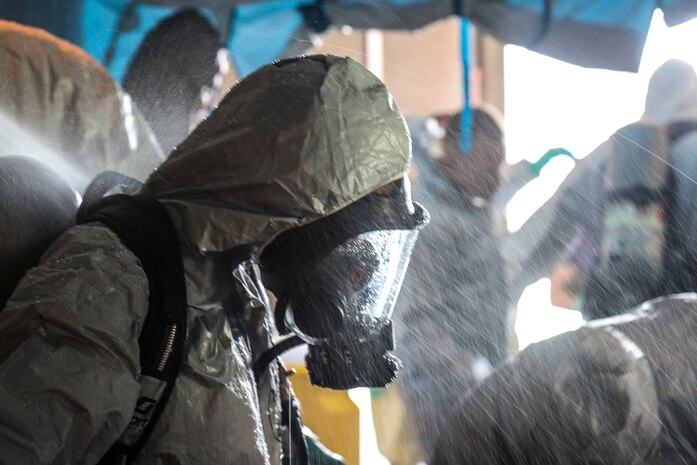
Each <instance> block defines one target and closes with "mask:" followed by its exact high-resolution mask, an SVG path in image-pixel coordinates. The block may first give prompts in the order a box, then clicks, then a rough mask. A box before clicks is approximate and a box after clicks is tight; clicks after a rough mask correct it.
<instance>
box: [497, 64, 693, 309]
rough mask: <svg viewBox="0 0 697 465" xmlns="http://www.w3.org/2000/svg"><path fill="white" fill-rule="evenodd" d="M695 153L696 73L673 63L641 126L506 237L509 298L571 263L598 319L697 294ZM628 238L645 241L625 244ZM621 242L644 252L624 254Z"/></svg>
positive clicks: (599, 154) (619, 136) (578, 288)
mask: <svg viewBox="0 0 697 465" xmlns="http://www.w3.org/2000/svg"><path fill="white" fill-rule="evenodd" d="M695 153H697V74H696V73H695V70H694V68H693V67H692V66H691V65H690V64H688V63H686V62H683V61H680V60H676V59H671V60H668V61H667V62H665V63H664V64H663V65H661V66H660V67H659V68H658V69H657V70H656V71H655V72H654V74H653V75H652V77H651V79H650V81H649V87H648V91H647V94H646V103H645V111H644V114H643V115H642V117H641V118H640V120H639V121H637V122H635V123H632V124H630V125H628V126H626V127H624V128H621V129H620V130H618V131H617V132H616V133H615V134H613V135H612V136H611V137H610V138H609V139H608V140H607V141H606V142H604V143H602V144H601V145H600V146H598V147H597V148H596V149H595V150H594V151H593V152H592V153H591V154H589V155H588V156H587V157H585V158H584V159H582V160H580V161H579V162H578V163H577V164H576V166H575V168H574V169H573V170H572V171H571V173H570V174H569V176H568V177H567V178H566V179H565V180H564V182H563V183H562V185H561V186H560V187H559V189H558V190H557V192H556V193H555V194H554V196H553V197H552V198H551V199H550V200H549V201H548V202H547V203H546V204H545V205H543V206H542V207H541V208H540V209H539V210H538V211H537V212H536V213H535V214H534V215H533V216H532V217H531V218H530V219H529V220H528V221H527V222H526V223H525V224H524V225H523V227H522V228H520V230H519V231H517V232H516V233H513V234H511V235H509V236H507V237H506V238H505V240H504V247H503V249H502V250H503V252H504V255H505V258H506V261H507V262H508V263H509V265H510V267H511V269H513V270H514V271H513V272H512V273H511V274H512V275H513V278H512V279H511V295H512V296H514V297H515V296H518V295H520V293H522V291H523V290H524V288H525V287H526V286H528V285H529V284H531V283H533V282H535V281H537V280H538V279H541V278H543V277H545V276H547V275H549V274H550V273H551V272H552V271H553V270H554V269H555V268H556V267H557V266H558V265H560V264H562V263H564V262H565V261H566V262H567V264H571V265H572V266H571V268H572V271H571V272H569V271H568V267H565V268H567V269H566V270H564V271H565V272H564V275H565V276H566V277H565V278H564V280H563V281H562V284H560V286H563V287H566V288H568V291H569V292H571V293H572V294H575V295H576V296H577V297H579V298H577V299H575V300H577V301H579V302H581V308H579V309H581V310H582V311H584V312H585V313H586V315H587V316H588V317H589V318H591V319H592V318H601V317H605V316H609V315H611V314H615V313H616V312H619V311H623V310H626V309H629V308H631V307H633V306H635V305H638V304H640V303H641V302H643V301H645V300H648V299H651V298H654V297H659V296H661V295H665V294H668V293H675V292H688V291H693V290H695V285H697V282H695V281H694V279H692V278H690V277H691V276H694V275H695V274H694V272H693V271H694V270H697V264H696V263H697V262H696V261H695V257H697V239H696V238H697V236H696V235H695V233H694V215H693V214H692V213H693V212H694V205H695V204H694V199H695V198H696V197H695V189H696V187H695V185H696V184H697V183H695V179H697V157H695ZM644 199H647V200H644ZM628 211H634V213H633V214H632V216H631V217H628V216H627V214H628V213H627V212H628ZM622 212H624V213H622ZM652 212H653V213H654V214H651V213H652ZM647 213H648V214H647ZM630 236H631V237H638V238H641V239H639V240H636V241H626V240H625V239H626V238H628V237H630ZM620 243H627V244H630V243H635V244H636V245H638V247H636V249H637V250H630V248H631V247H625V248H624V250H620V249H618V247H619V245H618V244H620ZM647 244H652V245H651V247H649V246H646V245H647ZM630 245H631V244H630ZM650 250H651V251H652V252H651V253H650V254H648V253H647V252H649V251H650ZM649 255H650V256H649ZM622 256H625V257H624V258H623V257H622ZM615 257H618V258H621V260H618V261H617V264H613V263H612V262H613V260H614V258H615ZM628 260H629V261H631V262H632V263H634V264H633V265H628V264H627V263H629V261H628ZM637 263H643V265H642V264H639V265H637ZM686 278H687V279H686ZM569 300H574V299H573V298H572V299H569ZM608 312H611V313H608Z"/></svg>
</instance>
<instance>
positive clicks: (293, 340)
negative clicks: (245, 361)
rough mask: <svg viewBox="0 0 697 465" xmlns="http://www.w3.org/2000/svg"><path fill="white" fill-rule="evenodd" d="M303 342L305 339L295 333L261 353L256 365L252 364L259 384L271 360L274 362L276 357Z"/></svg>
mask: <svg viewBox="0 0 697 465" xmlns="http://www.w3.org/2000/svg"><path fill="white" fill-rule="evenodd" d="M302 344H305V341H303V340H302V339H300V337H299V336H295V335H293V336H290V337H287V338H286V339H284V340H282V341H281V342H279V343H278V344H276V345H275V346H273V347H271V348H270V349H268V350H267V351H266V352H264V353H263V354H261V356H260V357H259V358H258V359H257V361H256V362H254V365H253V366H252V369H253V371H254V380H255V381H256V382H257V384H258V383H259V380H260V379H261V375H263V374H264V372H265V371H266V368H267V367H268V366H269V365H270V364H271V362H273V361H274V360H275V359H276V357H278V356H279V355H281V354H282V353H284V352H286V351H288V350H290V349H292V348H293V347H297V346H299V345H302Z"/></svg>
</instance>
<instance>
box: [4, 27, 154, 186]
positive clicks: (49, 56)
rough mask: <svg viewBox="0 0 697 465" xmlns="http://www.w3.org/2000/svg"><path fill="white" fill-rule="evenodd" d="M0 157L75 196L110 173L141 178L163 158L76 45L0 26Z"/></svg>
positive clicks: (133, 112)
mask: <svg viewBox="0 0 697 465" xmlns="http://www.w3.org/2000/svg"><path fill="white" fill-rule="evenodd" d="M0 72H1V73H2V76H3V78H2V85H0V155H5V154H21V155H25V156H30V157H33V158H38V159H40V160H43V161H44V162H46V163H48V164H50V165H51V166H52V167H53V168H54V169H56V170H58V171H60V174H61V175H63V176H64V177H66V179H67V180H68V181H69V182H70V183H71V184H72V185H73V187H74V188H76V189H77V190H78V191H80V192H82V191H83V189H84V188H85V187H86V186H87V184H88V183H89V181H90V180H91V178H92V177H93V176H95V175H96V174H98V173H100V172H102V171H105V170H114V171H118V172H121V173H123V174H126V175H128V176H131V177H134V178H138V179H141V180H143V179H145V178H146V177H147V176H148V175H149V174H150V172H151V171H152V169H153V168H155V167H156V166H157V165H158V164H160V163H161V162H162V160H163V159H164V156H163V154H162V151H161V150H160V148H159V145H158V144H157V142H156V141H155V139H154V137H153V136H152V133H151V132H150V130H149V129H148V127H147V125H146V124H145V123H144V121H143V119H142V117H141V115H140V113H139V112H138V110H137V109H136V108H135V106H134V105H133V103H132V102H131V100H130V97H128V95H126V94H124V93H123V91H122V90H121V89H120V87H119V86H118V85H117V84H116V83H115V82H114V81H113V80H112V79H111V77H110V76H109V75H108V73H107V72H106V70H105V69H104V68H103V67H102V66H101V65H100V64H99V63H97V62H96V61H95V60H94V59H92V58H91V57H90V56H88V55H87V54H86V53H85V52H83V51H82V50H81V49H79V48H78V47H76V46H74V45H71V44H70V43H68V42H65V41H63V40H61V39H58V38H56V37H54V36H52V35H50V34H48V33H47V32H44V31H42V30H40V29H35V28H31V27H26V26H21V25H19V24H15V23H11V22H7V21H0Z"/></svg>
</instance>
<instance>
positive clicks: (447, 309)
mask: <svg viewBox="0 0 697 465" xmlns="http://www.w3.org/2000/svg"><path fill="white" fill-rule="evenodd" d="M443 123H444V128H443V129H444V136H443V138H442V139H436V140H435V143H434V144H430V147H425V146H424V144H423V143H422V144H420V141H419V137H418V129H416V130H415V131H414V132H415V134H416V135H415V137H414V139H415V143H414V159H413V166H412V168H411V169H410V172H411V173H412V176H411V177H412V186H413V195H414V198H415V199H416V200H417V201H419V202H421V203H423V205H424V206H425V207H426V208H427V209H428V211H429V212H430V214H431V223H430V225H429V228H428V229H427V230H424V232H423V233H422V234H421V236H420V239H419V242H418V244H417V245H416V247H415V248H414V254H413V256H412V260H411V267H410V269H409V271H408V272H407V275H406V277H405V280H404V285H403V288H402V293H401V294H400V296H399V299H398V300H397V305H396V313H395V315H396V316H395V318H396V319H397V326H396V335H397V353H398V354H399V355H400V356H401V357H402V358H403V359H404V361H405V367H404V370H403V374H402V376H401V377H400V379H399V380H398V382H397V384H396V386H397V387H398V390H399V392H400V394H401V396H402V398H403V401H404V407H405V413H404V416H405V419H404V422H403V425H404V426H402V425H392V426H389V425H386V426H384V428H382V429H384V430H385V431H384V432H381V433H380V434H381V436H384V437H387V436H388V435H389V434H390V433H389V432H388V431H387V430H388V429H390V428H392V429H400V428H406V429H407V433H406V436H404V433H400V434H402V435H403V437H409V438H411V441H410V442H411V444H408V445H407V444H401V445H399V446H397V449H398V450H394V451H392V452H390V451H387V450H385V453H386V454H388V455H390V454H395V457H388V458H389V459H392V460H394V461H400V460H404V463H412V464H414V463H417V462H419V461H424V462H427V463H428V458H429V455H430V453H431V451H432V448H433V440H434V439H435V438H434V435H433V432H434V431H437V430H438V429H439V427H440V425H441V424H442V422H443V420H444V418H445V416H446V413H447V412H448V411H450V409H451V406H452V404H453V402H455V401H456V400H457V399H459V398H460V397H461V395H462V393H463V392H466V391H468V390H470V389H471V388H473V387H474V386H475V385H476V384H477V383H478V382H479V381H480V380H481V379H483V377H484V376H485V375H486V374H488V372H489V370H491V367H492V366H495V365H497V364H498V363H499V362H500V361H501V360H503V359H504V358H505V357H506V355H507V350H508V335H509V333H510V331H511V325H510V313H509V311H510V308H509V301H508V294H507V290H506V283H505V281H504V266H503V260H502V257H501V253H500V251H499V238H498V236H497V234H496V232H495V228H494V225H493V219H492V214H491V211H490V209H489V205H488V202H489V201H490V199H491V198H492V197H493V196H494V194H495V193H496V190H497V188H498V186H499V184H500V175H499V168H500V166H501V164H502V163H503V161H504V157H505V150H504V144H503V131H502V128H501V123H500V121H499V120H498V119H497V117H496V116H495V114H494V113H493V112H492V111H491V110H485V109H475V110H474V112H473V119H472V144H471V149H470V150H468V151H467V152H463V151H462V150H461V149H460V116H459V115H458V116H454V117H449V118H446V119H444V120H443ZM383 395H389V393H385V394H383ZM376 409H377V412H376V416H377V415H380V414H382V415H383V416H385V420H386V422H387V423H388V424H389V423H390V422H391V419H392V414H391V413H389V412H384V413H381V412H380V406H379V403H378V404H377V405H376ZM378 428H381V427H380V425H379V424H378ZM413 446H417V447H413ZM408 448H415V449H420V451H412V452H411V453H412V454H418V455H420V456H413V457H404V458H399V457H398V455H402V453H403V452H404V451H405V450H407V449H408ZM400 463H401V462H400Z"/></svg>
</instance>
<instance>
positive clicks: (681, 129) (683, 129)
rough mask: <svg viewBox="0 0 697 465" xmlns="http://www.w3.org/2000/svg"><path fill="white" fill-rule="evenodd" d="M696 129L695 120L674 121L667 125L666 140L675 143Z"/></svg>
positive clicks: (696, 122)
mask: <svg viewBox="0 0 697 465" xmlns="http://www.w3.org/2000/svg"><path fill="white" fill-rule="evenodd" d="M695 131H697V121H676V122H674V123H671V124H669V125H668V140H669V141H670V145H675V144H676V143H678V142H679V141H680V139H682V138H683V137H685V136H687V135H688V134H689V133H691V132H695Z"/></svg>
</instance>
